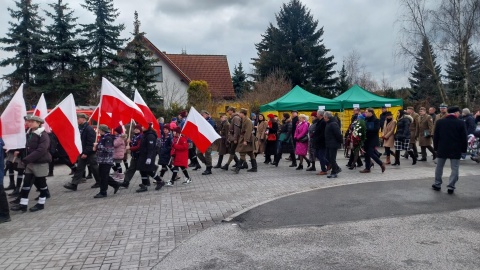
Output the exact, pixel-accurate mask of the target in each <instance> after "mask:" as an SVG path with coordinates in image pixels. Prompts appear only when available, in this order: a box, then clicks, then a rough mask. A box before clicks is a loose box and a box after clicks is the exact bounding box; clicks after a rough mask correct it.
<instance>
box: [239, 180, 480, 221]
mask: <svg viewBox="0 0 480 270" xmlns="http://www.w3.org/2000/svg"><path fill="white" fill-rule="evenodd" d="M432 184H433V180H432V179H417V180H400V181H386V182H371V183H362V184H356V185H345V186H338V187H331V188H326V189H318V190H314V191H310V192H304V193H299V194H295V195H292V196H287V197H283V198H280V199H278V200H274V201H272V202H269V203H266V204H264V205H261V206H259V207H256V208H254V209H252V210H250V211H248V212H246V213H244V214H242V215H239V216H237V217H236V218H234V219H233V222H235V223H237V224H239V225H240V226H241V227H242V228H245V229H259V228H279V227H288V226H301V225H316V226H321V225H328V224H335V223H340V222H351V221H358V220H364V219H374V218H384V217H396V216H408V215H417V214H430V213H438V212H450V211H456V210H460V209H471V208H480V179H478V177H462V178H461V182H458V187H459V189H457V190H456V192H455V193H454V194H453V195H450V194H447V190H446V186H445V185H446V184H445V183H444V186H443V189H442V191H440V192H438V191H434V190H432V189H431V188H430V187H431V185H432ZM447 184H448V183H447Z"/></svg>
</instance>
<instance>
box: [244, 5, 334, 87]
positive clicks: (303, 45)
mask: <svg viewBox="0 0 480 270" xmlns="http://www.w3.org/2000/svg"><path fill="white" fill-rule="evenodd" d="M275 17H276V21H277V25H278V27H275V26H274V25H273V24H270V25H269V27H268V28H267V30H266V32H265V34H264V35H262V37H263V38H262V40H261V41H260V43H258V44H255V47H256V49H257V55H258V57H257V58H254V59H253V65H254V67H255V72H256V74H255V75H256V76H255V78H256V80H257V81H259V80H260V79H261V78H264V77H266V76H268V75H269V74H270V73H272V72H273V71H274V70H283V71H285V73H286V74H287V76H288V78H289V79H290V80H291V81H292V83H293V85H300V86H302V87H304V88H305V89H307V90H309V91H311V92H313V93H315V94H326V93H328V91H327V90H329V91H331V90H334V88H335V82H336V78H333V77H332V76H333V75H334V74H335V71H334V70H333V67H334V65H335V63H334V62H333V56H327V54H328V52H329V51H330V50H328V49H326V48H325V45H323V44H322V41H323V40H322V35H323V28H320V29H317V27H318V21H316V20H314V19H313V16H312V15H311V14H310V10H308V9H307V8H306V7H305V6H304V5H303V4H302V3H301V2H300V1H299V0H291V1H290V2H289V3H287V4H283V6H282V8H281V10H280V12H279V13H278V14H276V16H275Z"/></svg>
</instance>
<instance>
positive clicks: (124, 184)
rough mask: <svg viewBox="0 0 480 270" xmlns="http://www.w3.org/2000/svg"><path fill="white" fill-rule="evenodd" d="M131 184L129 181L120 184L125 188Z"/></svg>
mask: <svg viewBox="0 0 480 270" xmlns="http://www.w3.org/2000/svg"><path fill="white" fill-rule="evenodd" d="M129 185H130V183H129V182H123V183H121V184H120V186H121V187H124V188H128V186H129Z"/></svg>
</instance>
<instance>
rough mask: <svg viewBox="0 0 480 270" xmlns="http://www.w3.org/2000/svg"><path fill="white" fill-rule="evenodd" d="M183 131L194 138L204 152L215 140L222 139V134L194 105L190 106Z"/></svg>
mask: <svg viewBox="0 0 480 270" xmlns="http://www.w3.org/2000/svg"><path fill="white" fill-rule="evenodd" d="M181 133H182V134H183V135H185V136H187V137H188V138H189V139H190V140H192V141H193V142H194V143H195V146H196V147H197V148H198V150H200V152H202V153H205V151H207V149H208V147H210V145H211V144H212V143H213V142H214V141H216V140H217V139H220V135H218V133H217V132H216V131H215V129H214V128H213V127H212V125H210V123H208V122H207V120H205V118H203V116H202V115H201V114H199V113H198V112H197V110H195V108H194V107H193V106H192V107H191V108H190V112H189V113H188V116H187V121H186V122H185V125H184V126H183V130H182V132H181Z"/></svg>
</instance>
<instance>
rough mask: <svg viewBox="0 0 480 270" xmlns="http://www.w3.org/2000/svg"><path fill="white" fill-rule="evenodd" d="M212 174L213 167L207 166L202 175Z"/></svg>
mask: <svg viewBox="0 0 480 270" xmlns="http://www.w3.org/2000/svg"><path fill="white" fill-rule="evenodd" d="M209 174H212V166H207V169H206V170H205V171H204V172H203V173H202V175H209Z"/></svg>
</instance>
